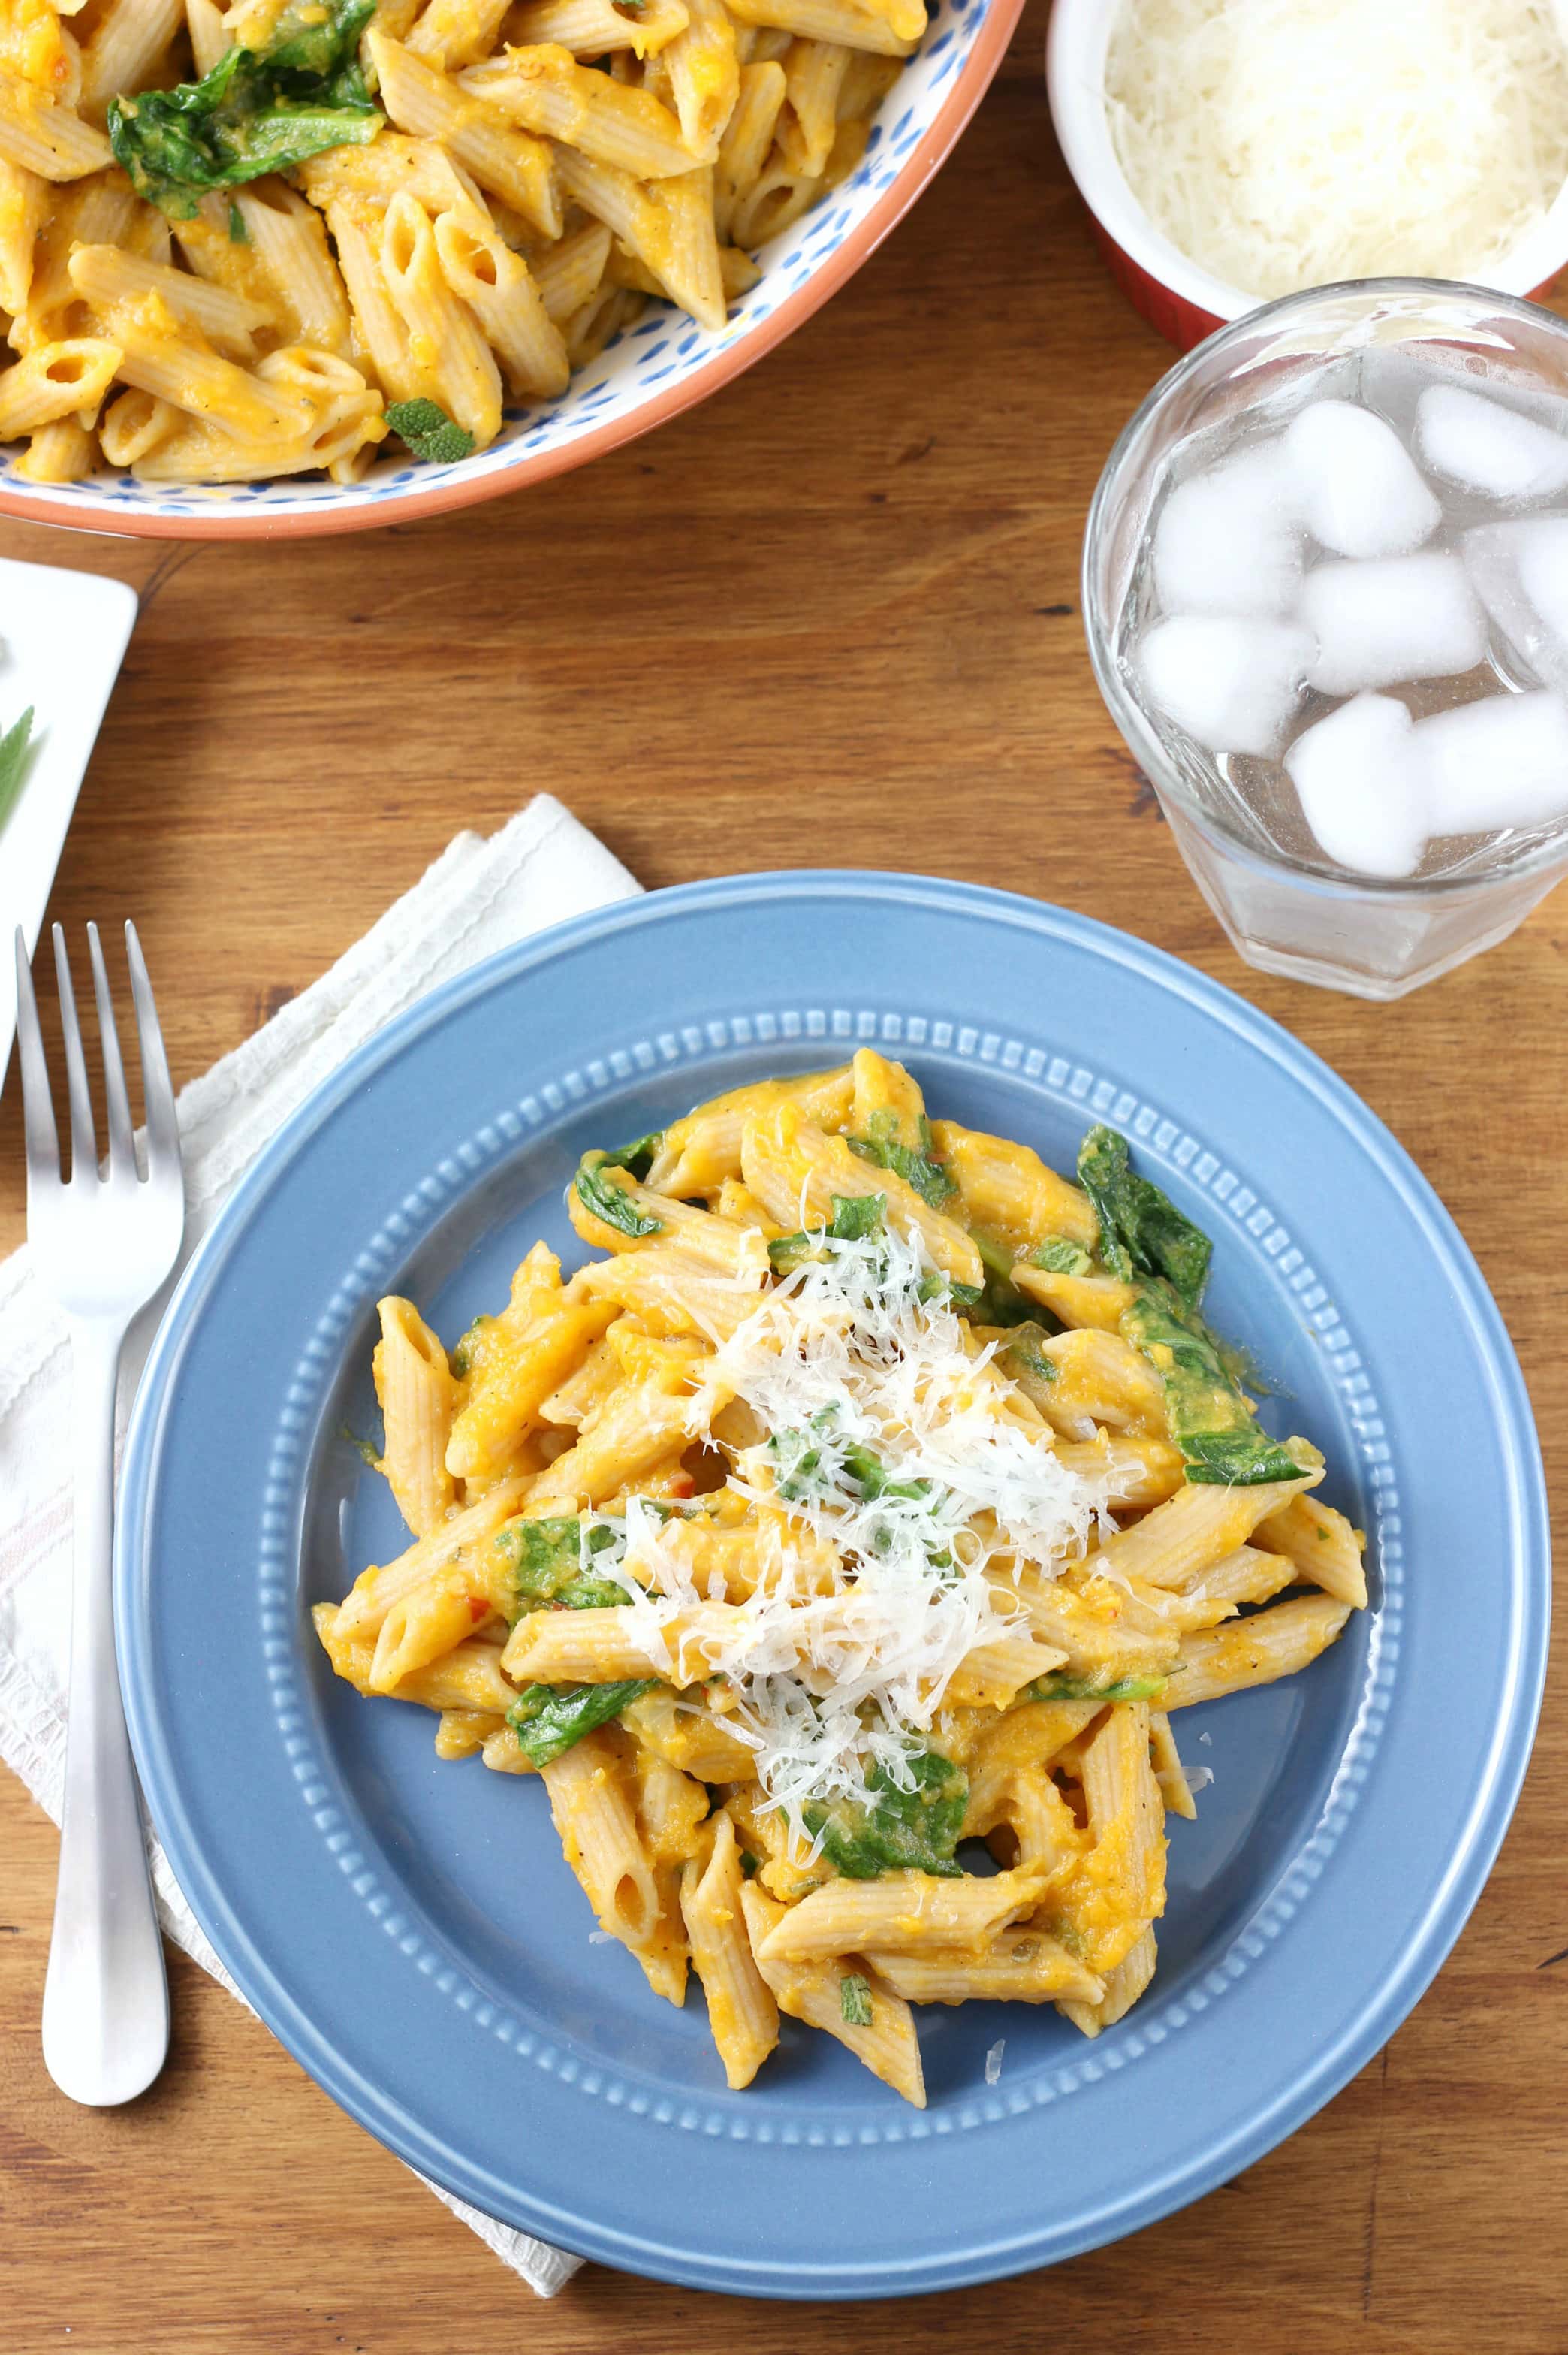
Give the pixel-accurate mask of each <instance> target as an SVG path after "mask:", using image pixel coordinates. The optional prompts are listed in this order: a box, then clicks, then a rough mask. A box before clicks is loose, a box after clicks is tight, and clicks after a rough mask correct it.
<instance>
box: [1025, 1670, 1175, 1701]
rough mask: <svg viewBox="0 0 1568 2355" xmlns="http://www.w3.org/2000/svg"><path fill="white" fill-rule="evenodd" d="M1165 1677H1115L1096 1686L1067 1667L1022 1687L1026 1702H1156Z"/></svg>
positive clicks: (1037, 1678) (1163, 1687) (1095, 1683)
mask: <svg viewBox="0 0 1568 2355" xmlns="http://www.w3.org/2000/svg"><path fill="white" fill-rule="evenodd" d="M1167 1682H1168V1679H1167V1678H1164V1677H1118V1678H1115V1679H1114V1680H1113V1681H1112V1682H1111V1683H1109V1684H1098V1683H1097V1682H1096V1680H1095V1678H1093V1677H1075V1676H1074V1675H1073V1674H1072V1672H1071V1671H1070V1670H1069V1669H1067V1668H1053V1670H1052V1671H1051V1674H1050V1675H1049V1676H1047V1677H1036V1678H1035V1679H1034V1682H1033V1684H1032V1685H1025V1686H1024V1688H1023V1693H1022V1699H1023V1700H1158V1699H1159V1697H1160V1694H1161V1693H1162V1692H1163V1691H1164V1689H1165V1687H1166V1684H1167Z"/></svg>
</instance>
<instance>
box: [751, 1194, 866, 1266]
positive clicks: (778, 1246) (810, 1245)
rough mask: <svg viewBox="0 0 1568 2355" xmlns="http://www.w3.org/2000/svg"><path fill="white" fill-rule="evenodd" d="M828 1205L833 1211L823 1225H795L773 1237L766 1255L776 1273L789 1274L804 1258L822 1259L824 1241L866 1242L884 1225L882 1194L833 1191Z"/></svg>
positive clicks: (800, 1264)
mask: <svg viewBox="0 0 1568 2355" xmlns="http://www.w3.org/2000/svg"><path fill="white" fill-rule="evenodd" d="M832 1204H833V1214H832V1218H831V1219H830V1220H828V1223H827V1225H826V1226H825V1227H797V1228H796V1230H795V1232H794V1233H793V1234H792V1235H776V1236H775V1237H774V1239H773V1241H771V1242H770V1243H769V1244H768V1259H769V1261H770V1262H771V1263H772V1267H773V1272H774V1273H775V1274H776V1275H793V1273H794V1272H795V1270H796V1269H797V1268H798V1267H801V1266H804V1264H805V1263H806V1262H807V1261H808V1260H813V1259H821V1258H824V1257H825V1256H826V1254H825V1253H824V1252H823V1250H822V1245H823V1244H824V1243H825V1242H828V1243H863V1242H869V1241H870V1240H871V1238H872V1237H873V1236H874V1235H879V1234H881V1233H882V1231H883V1229H884V1227H885V1224H886V1219H887V1197H886V1195H885V1194H835V1195H834V1196H833V1197H832Z"/></svg>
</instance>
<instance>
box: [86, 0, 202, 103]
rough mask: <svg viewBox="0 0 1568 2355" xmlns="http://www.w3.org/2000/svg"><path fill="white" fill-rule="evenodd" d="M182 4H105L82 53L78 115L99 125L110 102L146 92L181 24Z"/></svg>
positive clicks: (127, 0)
mask: <svg viewBox="0 0 1568 2355" xmlns="http://www.w3.org/2000/svg"><path fill="white" fill-rule="evenodd" d="M184 21H185V0H108V5H107V6H106V7H105V9H104V11H103V13H102V15H101V16H100V17H99V19H98V24H97V27H96V29H95V31H94V33H93V36H92V38H91V40H90V41H89V43H88V45H87V47H86V48H85V49H83V51H82V53H81V97H80V100H79V105H80V108H81V112H82V113H83V114H84V115H86V116H87V118H88V119H89V121H90V122H95V123H97V122H101V121H102V119H103V114H104V111H105V109H106V108H107V106H108V104H109V101H110V100H111V98H117V97H118V98H123V97H124V96H125V95H126V94H127V93H128V92H130V93H134V92H135V91H139V90H145V89H146V88H147V87H148V84H149V83H150V82H152V81H154V80H156V79H157V72H158V68H159V67H160V65H161V64H162V62H163V59H164V51H165V50H166V49H167V48H168V46H169V43H170V42H171V41H172V40H173V39H174V37H175V30H176V28H177V27H179V26H180V25H181V24H183V23H184Z"/></svg>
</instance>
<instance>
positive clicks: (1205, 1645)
mask: <svg viewBox="0 0 1568 2355" xmlns="http://www.w3.org/2000/svg"><path fill="white" fill-rule="evenodd" d="M1351 1608H1352V1606H1351V1604H1349V1603H1340V1602H1338V1601H1337V1600H1336V1599H1335V1597H1334V1596H1333V1595H1331V1594H1304V1595H1301V1596H1300V1597H1298V1598H1297V1599H1295V1600H1291V1601H1287V1602H1284V1603H1271V1604H1269V1606H1268V1608H1267V1610H1266V1611H1255V1612H1254V1613H1253V1614H1252V1616H1251V1617H1250V1618H1248V1619H1240V1620H1236V1621H1234V1623H1233V1624H1232V1625H1229V1626H1226V1627H1215V1628H1213V1630H1211V1631H1210V1632H1208V1633H1206V1634H1200V1635H1195V1636H1188V1637H1187V1638H1186V1640H1185V1642H1184V1643H1183V1644H1182V1646H1181V1659H1180V1661H1179V1662H1178V1668H1179V1670H1180V1673H1179V1674H1177V1675H1175V1676H1173V1677H1172V1678H1171V1683H1170V1686H1169V1688H1168V1689H1167V1691H1166V1693H1165V1696H1164V1700H1165V1707H1166V1708H1167V1709H1191V1708H1192V1707H1193V1706H1194V1705H1195V1704H1196V1703H1197V1702H1199V1701H1204V1700H1218V1698H1219V1697H1220V1695H1221V1694H1222V1693H1231V1692H1243V1691H1245V1689H1246V1688H1247V1687H1248V1686H1249V1685H1268V1684H1272V1683H1273V1682H1274V1680H1275V1678H1277V1677H1293V1676H1295V1675H1296V1674H1297V1673H1298V1670H1299V1669H1301V1668H1307V1667H1308V1666H1309V1665H1310V1664H1311V1662H1312V1661H1313V1660H1315V1659H1316V1658H1317V1657H1318V1655H1319V1652H1321V1651H1324V1650H1326V1649H1327V1647H1328V1646H1329V1645H1330V1644H1331V1643H1332V1642H1333V1641H1334V1639H1335V1637H1336V1636H1338V1635H1339V1634H1340V1630H1341V1629H1342V1628H1343V1626H1344V1624H1345V1622H1346V1620H1347V1619H1348V1618H1349V1617H1350V1615H1351Z"/></svg>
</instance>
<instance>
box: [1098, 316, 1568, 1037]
mask: <svg viewBox="0 0 1568 2355" xmlns="http://www.w3.org/2000/svg"><path fill="white" fill-rule="evenodd" d="M1402 350H1403V351H1404V352H1405V353H1407V354H1408V355H1409V356H1410V357H1411V358H1412V360H1415V359H1419V361H1420V363H1421V365H1422V366H1423V367H1424V368H1426V369H1427V370H1429V371H1431V372H1432V374H1433V375H1434V376H1435V377H1436V378H1437V380H1439V381H1441V380H1443V378H1445V377H1446V378H1451V380H1452V381H1453V382H1454V383H1456V384H1458V385H1461V386H1463V387H1464V388H1465V389H1469V390H1475V391H1483V392H1484V391H1487V390H1489V389H1495V390H1504V391H1511V392H1514V393H1516V394H1520V393H1523V394H1532V395H1535V396H1537V397H1538V398H1539V396H1541V395H1542V394H1543V393H1544V394H1549V395H1550V394H1555V395H1557V396H1559V397H1563V398H1564V399H1565V400H1568V326H1565V325H1563V321H1562V320H1560V319H1558V318H1556V317H1555V316H1554V315H1553V314H1552V313H1551V312H1550V311H1544V310H1542V309H1541V308H1540V307H1539V305H1537V304H1533V303H1526V302H1520V301H1519V300H1518V299H1516V298H1515V297H1514V296H1512V295H1508V294H1499V293H1493V292H1491V291H1490V290H1489V289H1488V288H1486V287H1481V286H1465V285H1459V284H1457V283H1455V282H1451V281H1447V280H1443V279H1421V278H1379V279H1362V280H1358V281H1355V282H1351V283H1348V284H1345V285H1339V286H1323V287H1316V288H1314V289H1312V290H1311V291H1310V292H1309V293H1305V294H1291V295H1287V296H1286V297H1285V298H1284V299H1283V300H1282V301H1280V302H1277V303H1269V304H1265V305H1264V306H1263V307H1261V308H1260V309H1258V310H1256V311H1251V312H1248V313H1247V314H1246V315H1245V318H1242V319H1237V320H1234V321H1233V322H1232V323H1231V324H1230V325H1228V326H1225V327H1222V328H1221V329H1220V330H1219V332H1218V333H1217V334H1216V335H1213V336H1210V337H1209V339H1208V341H1207V342H1206V343H1203V344H1200V345H1199V346H1198V347H1197V349H1196V350H1195V351H1193V352H1190V353H1189V354H1188V356H1187V357H1186V358H1185V359H1183V360H1181V362H1179V363H1178V365H1177V366H1176V367H1175V368H1172V369H1171V372H1170V374H1169V375H1168V376H1166V377H1165V378H1162V380H1161V381H1160V383H1159V384H1158V385H1157V386H1156V387H1155V389H1154V390H1153V392H1152V393H1150V397H1149V399H1148V400H1146V401H1145V402H1144V404H1143V406H1142V408H1141V409H1140V410H1139V411H1138V414H1137V415H1136V416H1135V417H1134V418H1133V420H1132V421H1131V423H1130V424H1129V425H1128V427H1127V429H1126V431H1125V432H1123V434H1122V436H1121V438H1120V440H1119V441H1118V443H1117V445H1116V447H1115V449H1114V450H1113V451H1112V452H1111V454H1110V457H1109V460H1108V461H1107V465H1106V469H1105V472H1104V474H1102V475H1101V477H1100V482H1099V487H1098V489H1097V491H1096V493H1095V498H1094V504H1093V506H1091V508H1090V510H1089V521H1088V530H1087V534H1086V540H1085V547H1084V593H1083V604H1084V621H1085V626H1086V631H1087V634H1088V641H1089V655H1090V658H1091V660H1092V661H1093V664H1094V667H1095V677H1096V678H1097V680H1098V682H1099V687H1100V692H1101V694H1102V695H1103V696H1104V697H1105V699H1106V702H1107V705H1108V706H1109V708H1110V712H1111V717H1112V718H1113V719H1115V721H1116V723H1117V726H1118V729H1119V730H1120V731H1121V733H1122V736H1123V737H1124V738H1125V740H1126V741H1127V743H1128V747H1129V749H1130V750H1131V751H1132V754H1133V757H1134V759H1135V760H1136V761H1137V762H1139V765H1140V767H1141V768H1142V769H1143V771H1144V772H1145V773H1146V774H1147V776H1148V777H1149V780H1150V783H1151V784H1152V785H1153V787H1154V790H1155V792H1156V794H1158V795H1159V797H1160V807H1161V808H1162V809H1163V811H1164V813H1165V815H1166V818H1167V819H1168V820H1169V822H1170V826H1171V832H1172V833H1173V834H1174V836H1175V837H1176V842H1177V845H1178V847H1179V848H1180V850H1181V855H1182V857H1183V858H1185V860H1186V862H1187V865H1188V867H1189V868H1191V870H1192V879H1193V880H1194V881H1195V882H1196V884H1197V886H1198V889H1199V890H1200V891H1201V892H1202V895H1203V897H1204V899H1205V900H1207V901H1208V903H1209V906H1210V908H1211V909H1212V910H1213V913H1214V914H1215V915H1216V916H1217V917H1218V919H1219V921H1220V922H1221V924H1222V925H1223V926H1224V930H1225V932H1227V933H1228V934H1229V936H1230V938H1231V940H1232V941H1233V942H1234V945H1235V947H1236V948H1237V949H1238V950H1239V951H1240V953H1241V954H1242V955H1243V956H1244V957H1245V959H1246V960H1247V962H1248V964H1255V965H1257V966H1259V967H1261V968H1262V970H1263V971H1264V972H1266V973H1279V974H1286V975H1289V976H1291V977H1292V978H1293V979H1295V980H1298V981H1308V982H1315V983H1318V984H1319V985H1320V986H1322V987H1324V988H1329V989H1340V990H1347V991H1349V992H1350V993H1351V995H1353V996H1357V997H1371V998H1393V997H1402V996H1404V994H1405V992H1406V991H1407V990H1411V989H1414V988H1417V987H1418V986H1420V984H1421V983H1423V982H1426V981H1433V980H1435V979H1436V976H1437V975H1439V974H1443V973H1447V972H1449V971H1450V970H1451V969H1452V967H1454V966H1455V965H1457V964H1463V962H1464V961H1465V959H1466V958H1467V957H1471V956H1474V955H1475V954H1477V952H1478V950H1481V949H1485V948H1490V947H1491V946H1492V945H1493V944H1494V943H1496V942H1498V941H1500V940H1504V939H1506V938H1507V936H1508V934H1509V933H1510V932H1512V931H1514V929H1515V928H1516V926H1518V925H1519V924H1520V923H1521V922H1523V920H1524V918H1525V917H1526V916H1527V915H1528V914H1529V913H1530V911H1531V909H1532V908H1533V907H1535V906H1536V904H1537V903H1538V902H1539V901H1540V900H1542V899H1544V898H1545V896H1546V894H1547V892H1548V891H1550V890H1552V887H1553V885H1555V884H1556V883H1558V882H1560V881H1561V880H1562V879H1563V876H1564V875H1565V874H1568V821H1565V820H1563V819H1554V820H1552V822H1551V823H1550V824H1549V825H1545V826H1533V827H1530V828H1528V829H1521V828H1513V829H1510V830H1508V831H1506V832H1503V833H1501V834H1500V835H1499V834H1493V835H1489V836H1487V837H1481V838H1478V841H1477V843H1476V845H1475V847H1473V848H1472V849H1471V850H1470V851H1469V852H1468V853H1467V855H1464V856H1461V857H1458V858H1455V859H1454V860H1453V861H1451V862H1450V863H1448V864H1446V866H1444V867H1443V868H1441V870H1440V871H1437V872H1435V873H1429V874H1421V873H1417V874H1415V875H1413V876H1410V877H1408V878H1401V879H1399V880H1397V881H1388V882H1384V881H1381V880H1380V881H1376V882H1374V881H1372V880H1370V879H1358V878H1357V877H1355V876H1354V875H1351V874H1348V873H1346V872H1345V870H1344V869H1342V868H1337V867H1335V866H1334V864H1333V863H1332V861H1330V860H1329V859H1327V858H1324V857H1322V856H1321V854H1319V853H1317V852H1316V849H1315V846H1312V845H1311V844H1310V842H1309V838H1307V837H1305V835H1304V830H1303V829H1300V828H1297V829H1295V832H1296V835H1297V842H1296V847H1294V848H1292V847H1285V846H1282V845H1281V843H1280V842H1279V841H1278V840H1277V839H1276V838H1275V836H1274V834H1273V833H1272V832H1271V830H1270V827H1269V825H1268V822H1267V813H1266V812H1264V813H1262V814H1261V815H1260V813H1259V812H1258V811H1257V810H1256V809H1255V808H1254V807H1250V806H1248V805H1246V804H1245V802H1244V800H1243V799H1242V797H1241V796H1240V795H1239V794H1237V793H1236V792H1235V790H1234V788H1232V787H1230V786H1228V785H1227V783H1226V781H1225V779H1224V775H1223V774H1222V773H1220V772H1218V771H1217V770H1216V768H1215V766H1214V764H1213V762H1211V761H1210V760H1209V758H1208V756H1206V755H1204V754H1203V753H1202V752H1201V751H1199V750H1198V748H1197V747H1196V746H1194V745H1192V743H1191V741H1189V740H1187V739H1185V738H1182V737H1181V735H1180V732H1179V731H1177V730H1173V729H1171V730H1163V731H1162V730H1160V729H1158V728H1157V727H1156V726H1155V725H1154V723H1153V722H1152V720H1151V719H1150V715H1149V713H1148V712H1147V711H1146V710H1145V709H1144V708H1143V706H1142V704H1141V703H1140V702H1139V698H1138V695H1137V692H1136V690H1135V687H1134V684H1133V679H1132V675H1131V667H1130V663H1129V660H1128V656H1129V650H1130V645H1131V640H1132V637H1133V635H1134V634H1136V629H1137V626H1138V622H1139V598H1140V594H1141V588H1140V583H1141V577H1142V570H1144V569H1146V568H1147V543H1148V539H1149V535H1150V526H1151V523H1152V520H1153V517H1154V512H1155V508H1156V506H1157V504H1158V501H1159V499H1160V495H1161V493H1162V491H1163V490H1164V488H1165V485H1166V483H1167V480H1168V479H1169V470H1170V464H1171V458H1172V455H1173V453H1175V452H1176V451H1177V449H1178V448H1179V447H1180V446H1181V444H1182V443H1184V442H1186V441H1187V440H1188V438H1189V436H1191V435H1193V434H1197V433H1202V434H1203V436H1204V438H1205V442H1206V443H1208V442H1212V443H1213V450H1214V454H1215V456H1216V457H1221V456H1223V455H1224V454H1225V447H1226V444H1227V442H1230V441H1232V440H1233V439H1234V440H1238V441H1239V440H1244V439H1245V438H1246V436H1247V435H1248V433H1249V431H1250V432H1253V433H1255V432H1256V431H1257V430H1258V429H1259V428H1260V427H1262V426H1266V425H1267V424H1269V423H1271V422H1272V423H1277V424H1278V425H1279V426H1283V425H1284V424H1285V423H1287V421H1288V420H1289V419H1290V417H1292V416H1293V415H1294V414H1295V412H1296V410H1298V409H1299V408H1301V407H1303V406H1304V405H1305V403H1306V402H1307V401H1308V400H1312V399H1316V398H1320V397H1327V396H1333V397H1336V398H1340V399H1346V398H1354V397H1355V395H1356V393H1357V392H1358V390H1359V389H1360V386H1361V377H1362V372H1363V371H1364V370H1365V369H1366V368H1368V367H1369V366H1375V367H1377V368H1382V369H1383V370H1385V371H1387V370H1388V369H1389V368H1390V367H1391V366H1392V365H1394V364H1396V362H1397V357H1398V355H1399V354H1400V353H1401V351H1402ZM1563 416H1564V420H1565V421H1568V406H1565V407H1564V410H1563ZM1140 568H1141V569H1140ZM1564 802H1565V805H1568V778H1565V779H1564Z"/></svg>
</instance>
